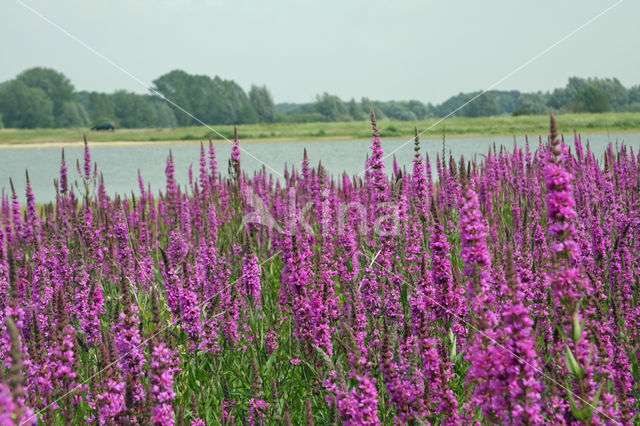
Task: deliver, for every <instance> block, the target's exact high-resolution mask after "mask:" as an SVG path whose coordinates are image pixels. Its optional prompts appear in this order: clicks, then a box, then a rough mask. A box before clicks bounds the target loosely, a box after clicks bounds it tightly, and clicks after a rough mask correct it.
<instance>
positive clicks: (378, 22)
mask: <svg viewBox="0 0 640 426" xmlns="http://www.w3.org/2000/svg"><path fill="white" fill-rule="evenodd" d="M613 5H615V7H613V8H611V9H610V10H609V11H607V12H606V13H604V14H603V15H602V16H600V17H599V18H598V19H596V20H595V21H593V22H591V23H588V24H587V22H588V21H590V20H591V19H593V18H594V17H596V16H597V15H598V14H600V13H601V12H603V11H605V10H606V9H607V8H609V7H610V6H613ZM29 8H32V9H33V10H35V11H37V12H38V13H39V14H41V15H42V16H43V17H46V19H48V20H50V21H51V22H53V23H55V24H56V25H58V26H59V27H61V28H63V29H64V30H65V31H67V32H68V33H70V34H72V35H73V36H74V37H76V38H77V39H79V40H81V41H82V42H83V43H85V44H86V45H88V46H90V47H91V48H93V49H94V50H95V51H96V52H99V53H100V54H101V55H103V56H104V57H106V58H108V59H109V60H110V61H112V62H113V63H115V64H117V66H118V67H120V68H121V69H120V68H118V67H116V66H114V65H113V64H111V63H109V62H107V61H105V59H103V58H101V57H99V56H98V55H96V54H95V53H93V52H92V51H91V50H89V49H87V47H85V46H83V45H82V44H80V43H78V42H77V41H75V40H73V39H72V38H70V37H69V36H68V35H66V34H65V33H64V32H62V31H61V30H60V29H58V28H56V27H54V26H53V25H51V24H50V23H48V22H47V21H46V20H45V19H43V18H42V17H40V16H38V15H37V14H36V13H34V12H33V11H32V10H30V9H29ZM639 16H640V2H639V1H637V0H622V1H621V0H581V1H574V0H567V1H561V2H557V1H548V0H540V1H535V2H524V1H513V0H493V1H492V0H486V1H477V0H465V1H462V0H460V1H442V0H440V1H437V2H436V1H420V0H394V1H376V0H369V1H360V0H323V1H308V0H281V1H276V0H253V1H249V0H133V1H132V0H109V1H106V0H91V1H84V0H57V1H55V2H52V1H50V0H0V52H1V54H0V81H5V80H9V79H11V78H14V77H15V76H16V75H17V74H19V73H20V72H21V71H23V70H25V69H27V68H30V67H33V66H46V67H50V68H54V69H56V70H58V71H61V72H63V73H64V74H65V75H66V76H67V77H69V79H70V80H71V81H72V83H73V84H74V86H75V87H76V89H77V90H90V91H92V90H95V91H101V92H112V91H115V90H118V89H126V90H130V91H133V92H137V93H145V92H146V91H147V90H146V89H145V86H144V85H143V84H141V83H140V82H139V81H137V80H136V79H138V80H140V81H142V82H143V83H146V84H148V85H152V81H153V80H154V79H156V78H158V77H159V76H161V75H162V74H164V73H166V72H169V71H171V70H173V69H182V70H184V71H186V72H188V73H192V74H207V75H210V76H215V75H218V76H220V77H221V78H224V79H232V80H235V81H236V82H237V83H239V84H240V85H241V86H242V87H243V88H244V89H246V90H248V89H249V88H250V87H251V85H252V84H257V85H266V86H267V87H268V88H269V90H270V91H271V93H272V95H273V98H274V100H275V101H276V102H311V101H313V100H314V99H315V96H316V95H317V94H320V93H323V92H328V93H331V94H336V95H338V96H340V97H341V98H343V99H345V100H348V99H351V98H355V99H360V98H361V97H363V96H365V97H369V98H371V99H376V100H392V99H395V100H408V99H417V100H420V101H422V102H432V103H439V102H442V101H444V100H445V99H447V98H448V97H450V96H452V95H455V94H458V93H459V92H469V91H474V90H481V89H490V88H495V89H503V90H510V89H515V90H520V91H538V90H541V91H547V90H550V89H553V88H556V87H563V86H564V85H565V84H566V82H567V79H568V78H569V77H570V76H579V77H617V78H618V79H619V80H620V81H621V82H622V84H624V85H625V86H627V87H630V86H633V85H637V84H640V25H638V21H637V20H638V17H639ZM585 24H586V25H585ZM581 26H583V27H582V28H581V29H579V28H580V27H581ZM575 30H577V31H576V32H575V33H574V34H573V35H570V36H569V37H568V38H566V39H564V41H561V40H562V39H563V38H565V37H567V36H568V35H569V34H570V33H572V32H573V31H575ZM560 41H561V42H560ZM558 42H560V43H558ZM556 43H557V44H556ZM545 50H547V51H546V52H545ZM122 70H125V71H126V72H123V71H122ZM132 75H133V76H135V78H136V79H134V78H132V77H131V76H132Z"/></svg>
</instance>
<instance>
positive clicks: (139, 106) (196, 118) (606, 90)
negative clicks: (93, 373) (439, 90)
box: [0, 67, 640, 128]
mask: <svg viewBox="0 0 640 426" xmlns="http://www.w3.org/2000/svg"><path fill="white" fill-rule="evenodd" d="M153 85H154V89H153V91H152V93H150V94H148V95H140V94H136V93H132V92H127V91H125V90H119V91H116V92H114V93H100V92H87V91H76V90H75V89H74V87H73V85H72V84H71V82H70V81H69V79H68V78H67V77H66V76H65V75H64V74H62V73H60V72H57V71H55V70H52V69H49V68H42V67H37V68H31V69H29V70H26V71H24V72H22V73H21V74H19V75H18V76H17V77H16V78H15V79H13V80H10V81H7V82H4V83H0V127H2V125H3V123H4V126H6V127H15V128H38V127H85V126H88V125H92V124H95V123H99V122H104V121H112V122H115V123H116V124H117V125H118V126H119V127H125V128H142V127H176V126H194V125H199V124H201V123H202V122H204V123H207V124H249V123H258V122H266V123H273V122H297V123H300V122H317V121H350V120H365V119H366V118H367V116H368V111H370V110H371V109H375V110H376V114H377V115H378V117H379V118H381V119H384V118H389V119H394V120H405V121H408V120H420V119H423V118H429V117H444V116H446V115H448V114H450V113H451V112H452V111H455V113H454V114H453V115H454V116H458V117H481V116H494V115H505V114H511V115H526V114H547V113H548V112H549V111H552V110H553V111H556V112H606V111H611V110H613V111H638V112H640V85H636V86H633V87H631V88H629V89H627V88H626V87H624V86H623V85H622V84H621V83H620V81H618V79H616V78H613V79H610V78H606V79H602V78H589V79H584V78H579V77H571V78H569V81H568V83H567V85H566V86H565V87H564V88H559V89H555V90H553V91H552V92H546V93H543V92H536V93H521V92H519V91H516V90H512V91H502V90H492V91H489V92H486V93H484V94H482V92H480V91H478V92H469V93H459V94H458V95H455V96H452V97H450V98H449V99H447V100H446V101H444V102H442V103H441V104H438V105H434V104H431V103H428V104H424V103H422V102H420V101H417V100H411V101H388V102H381V101H373V100H371V99H368V98H362V99H361V100H360V101H359V102H358V101H356V100H355V99H351V100H350V101H346V102H345V101H343V100H342V99H340V98H339V97H338V96H336V95H331V94H328V93H324V94H322V95H318V96H317V97H316V100H315V101H314V102H310V103H303V104H291V103H282V104H277V105H276V104H275V103H274V101H273V97H272V96H271V94H270V93H269V90H268V89H267V88H266V87H264V86H252V87H251V90H249V92H248V93H246V92H245V91H244V90H243V89H242V87H240V86H239V85H238V84H237V83H235V82H234V81H232V80H223V79H221V78H220V77H217V76H216V77H213V78H211V77H209V76H207V75H193V74H188V73H186V72H184V71H181V70H174V71H171V72H169V73H166V74H164V75H162V76H160V77H159V78H157V79H156V80H154V81H153ZM167 99H169V100H171V102H168V101H167ZM471 100H473V102H469V101H471ZM187 112H188V113H187Z"/></svg>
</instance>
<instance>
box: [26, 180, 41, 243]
mask: <svg viewBox="0 0 640 426" xmlns="http://www.w3.org/2000/svg"><path fill="white" fill-rule="evenodd" d="M25 175H26V178H27V188H26V197H27V212H26V215H25V217H26V223H25V227H24V230H23V232H24V240H25V243H26V244H31V243H33V242H34V241H35V239H36V238H37V233H38V228H39V226H40V221H39V219H38V209H37V208H36V199H35V195H34V194H33V187H32V186H31V181H30V180H29V172H28V171H26V172H25Z"/></svg>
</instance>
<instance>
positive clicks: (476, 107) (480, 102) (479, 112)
mask: <svg viewBox="0 0 640 426" xmlns="http://www.w3.org/2000/svg"><path fill="white" fill-rule="evenodd" d="M481 93H482V92H473V93H469V94H467V95H466V96H465V98H466V99H465V101H464V102H462V103H461V104H460V105H458V106H457V107H456V108H458V107H460V106H461V105H464V104H465V103H466V102H469V101H471V100H472V99H473V101H472V102H469V103H468V104H466V105H465V106H464V107H462V108H461V109H460V111H459V112H460V115H461V116H463V117H489V116H492V115H498V105H497V104H496V101H495V99H494V97H493V95H492V94H491V93H488V92H485V93H483V94H481ZM476 96H477V97H476ZM474 98H475V99H474ZM454 109H455V108H454Z"/></svg>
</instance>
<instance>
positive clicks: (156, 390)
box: [149, 343, 180, 426]
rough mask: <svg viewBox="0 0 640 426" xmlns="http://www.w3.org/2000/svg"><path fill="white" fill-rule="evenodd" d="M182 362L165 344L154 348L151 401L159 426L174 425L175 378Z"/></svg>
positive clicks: (154, 420) (155, 419) (150, 377)
mask: <svg viewBox="0 0 640 426" xmlns="http://www.w3.org/2000/svg"><path fill="white" fill-rule="evenodd" d="M179 365H180V360H179V359H178V356H177V355H176V353H175V351H174V350H172V349H169V348H168V347H167V346H166V345H165V344H164V343H160V344H159V345H157V346H154V347H153V353H152V354H151V369H152V370H151V374H150V376H149V383H150V385H151V400H152V403H153V422H154V424H159V425H163V426H166V425H174V424H175V420H174V413H173V400H174V399H175V397H176V393H175V390H174V388H173V387H174V377H175V375H176V373H178V372H180V367H179Z"/></svg>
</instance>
